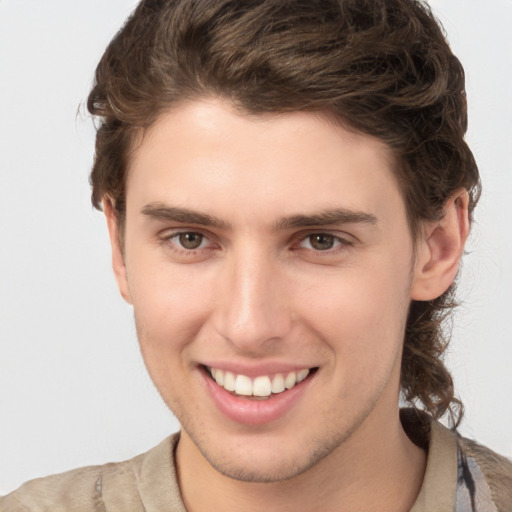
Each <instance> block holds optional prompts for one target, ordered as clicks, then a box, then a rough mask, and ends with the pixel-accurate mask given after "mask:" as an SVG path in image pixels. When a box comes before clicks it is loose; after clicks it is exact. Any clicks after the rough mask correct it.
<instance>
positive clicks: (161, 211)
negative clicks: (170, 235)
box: [141, 203, 377, 231]
mask: <svg viewBox="0 0 512 512" xmlns="http://www.w3.org/2000/svg"><path fill="white" fill-rule="evenodd" d="M141 213H142V214H143V215H146V216H148V217H150V218H152V219H156V220H162V221H172V222H179V223H180V224H196V225H199V226H205V227H212V228H217V229H222V230H225V231H229V230H230V229H231V224H229V223H228V222H225V221H224V220H222V219H219V218H218V217H215V216H213V215H209V214H207V213H200V212H196V211H194V210H189V209H187V208H179V207H172V206H167V205H165V204H164V203H149V204H147V205H146V206H144V207H143V208H142V210H141ZM376 223H377V217H376V216H375V215H373V214H371V213H366V212H361V211H356V210H347V209H342V208H335V209H332V210H323V211H321V212H319V213H313V214H311V215H306V214H300V215H292V216H290V217H283V218H282V219H279V220H278V221H277V222H276V223H275V224H274V230H275V231H281V230H285V229H290V228H302V227H313V226H318V227H320V226H328V225H339V224H372V225H373V224H376Z"/></svg>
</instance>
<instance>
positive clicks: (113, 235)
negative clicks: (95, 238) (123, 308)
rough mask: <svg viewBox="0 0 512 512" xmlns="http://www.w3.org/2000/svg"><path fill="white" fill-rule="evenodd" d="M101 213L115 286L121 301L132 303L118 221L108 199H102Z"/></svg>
mask: <svg viewBox="0 0 512 512" xmlns="http://www.w3.org/2000/svg"><path fill="white" fill-rule="evenodd" d="M102 205H103V212H104V213H105V217H106V219H107V226H108V232H109V235H110V245H111V246H112V268H113V269H114V275H115V276H116V281H117V286H118V287H119V291H120V292H121V295H122V296H123V299H124V300H125V301H126V302H128V304H131V303H132V299H131V295H130V289H129V286H128V278H127V273H126V265H125V261H124V251H123V247H122V245H121V244H122V240H121V238H120V237H119V234H120V233H119V221H118V219H117V215H116V213H115V211H114V207H113V205H112V201H111V200H110V199H109V198H105V199H103V202H102Z"/></svg>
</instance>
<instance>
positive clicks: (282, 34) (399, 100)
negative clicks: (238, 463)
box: [88, 0, 480, 423]
mask: <svg viewBox="0 0 512 512" xmlns="http://www.w3.org/2000/svg"><path fill="white" fill-rule="evenodd" d="M205 96H219V97H223V98H226V99H228V100H229V101H231V102H232V104H233V105H234V106H236V107H237V108H239V109H241V110H243V111H245V112H249V113H262V114H263V113H270V112H288V111H297V110H307V111H317V112H324V113H327V114H328V115H329V116H331V117H332V116H334V117H335V118H336V119H338V120H339V121H340V122H341V123H342V124H343V125H344V126H349V127H351V128H352V129H354V130H356V131H359V132H362V133H365V134H369V135H372V136H375V137H377V138H379V139H380V140H382V141H384V142H385V143H386V144H388V145H389V146H390V147H391V148H392V149H393V151H394V154H395V156H396V161H397V165H396V169H395V171H396V175H397V177H398V182H399V184H400V187H401V189H402V193H403V197H404V200H405V203H406V207H407V211H408V218H409V223H410V228H411V233H412V235H413V236H414V237H417V235H418V233H419V227H420V225H421V221H422V220H436V219H439V218H440V217H441V216H442V214H443V205H444V204H445V202H446V200H447V199H448V198H449V197H450V195H451V194H453V193H454V192H455V191H456V190H457V189H459V188H461V187H462V188H464V189H466V190H468V192H469V195H470V204H469V209H470V213H471V212H472V210H473V208H474V206H475V204H476V202H477V200H478V196H479V193H480V183H479V176H478V169H477V166H476V164H475V161H474V158H473V155H472V153H471V151H470V150H469V148H468V146H467V145H466V143H465V141H464V138H463V137H464V134H465V131H466V125H467V113H466V110H467V109H466V98H465V91H464V71H463V68H462V66H461V64H460V62H459V61H458V60H457V58H456V57H455V56H454V55H453V54H452V52H451V50H450V48H449V46H448V44H447V42H446V40H445V38H444V35H443V32H442V30H441V28H440V26H439V24H438V22H437V21H436V19H435V18H434V16H433V15H432V13H431V11H430V9H429V8H428V6H427V5H425V4H424V3H421V2H420V1H416V0H144V1H142V2H141V3H140V4H139V5H138V7H137V8H136V10H135V11H134V13H133V14H132V16H131V17H130V18H129V19H128V21H127V22H126V24H125V25H124V27H123V28H122V29H121V31H120V32H119V33H118V34H117V35H116V36H115V38H114V39H113V40H112V42H111V43H110V45H109V46H108V48H107V50H106V51H105V53H104V55H103V57H102V59H101V61H100V63H99V65H98V67H97V70H96V82H95V85H94V87H93V89H92V91H91V93H90V95H89V99H88V108H89V111H90V112H91V113H92V114H93V115H95V116H99V117H100V123H99V127H98V130H97V137H96V156H95V161H94V167H93V170H92V173H91V184H92V202H93V205H94V206H95V207H97V208H100V204H101V201H102V199H103V198H105V197H108V198H109V199H110V200H111V201H112V203H113V205H114V207H115V210H116V213H117V215H118V219H119V222H120V224H121V227H122V225H123V221H124V211H125V199H124V198H125V179H126V169H127V163H128V159H129V157H130V151H131V150H132V149H133V148H134V144H135V141H136V140H137V137H139V136H140V134H141V133H143V132H144V130H145V129H147V128H148V127H149V126H151V125H152V123H153V122H154V121H155V120H156V119H157V117H158V116H159V115H160V114H161V113H162V112H163V111H164V110H167V109H169V108H171V107H172V106H173V105H175V104H176V103H178V102H181V101H184V100H189V99H195V98H200V97H205ZM453 305H454V303H453V287H452V288H450V289H449V290H448V291H447V292H446V293H444V294H443V295H442V296H441V297H439V298H437V299H435V300H432V301H428V302H413V303H412V304H411V307H410V313H409V318H408V322H407V327H406V333H405V340H404V352H403V359H402V375H401V390H402V393H403V396H404V398H405V399H406V400H407V401H409V402H410V403H412V404H413V405H418V404H420V403H422V404H423V407H424V408H425V409H426V410H427V411H428V412H429V413H430V414H431V415H432V416H433V417H435V418H438V417H440V416H442V415H443V414H444V413H445V412H446V411H449V412H450V413H451V415H452V419H453V420H454V422H455V423H458V421H460V418H461V417H462V406H461V404H460V402H459V401H458V400H457V399H456V398H455V397H454V389H453V382H452V379H451V376H450V374H449V372H448V370H447V369H446V368H445V366H444V364H443V362H442V356H443V352H444V351H445V348H446V345H447V337H445V335H444V332H443V320H444V319H445V317H446V316H447V314H448V313H449V312H450V311H451V308H452V307H453Z"/></svg>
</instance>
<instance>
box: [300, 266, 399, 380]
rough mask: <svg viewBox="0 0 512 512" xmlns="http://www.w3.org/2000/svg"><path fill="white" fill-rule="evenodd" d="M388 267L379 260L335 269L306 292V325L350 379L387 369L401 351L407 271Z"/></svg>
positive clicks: (362, 378)
mask: <svg viewBox="0 0 512 512" xmlns="http://www.w3.org/2000/svg"><path fill="white" fill-rule="evenodd" d="M393 267H397V266H396V265H388V266H383V265H382V262H381V265H380V267H379V268H375V267H373V269H371V268H366V269H365V270H364V271H362V270H361V269H359V270H355V269H353V271H351V272H348V271H347V272H345V273H343V272H340V275H339V277H338V278H337V279H334V278H331V279H330V280H326V281H325V282H324V283H323V285H322V286H318V287H317V288H316V291H315V292H314V293H311V294H310V300H308V303H307V306H306V308H305V310H304V311H305V313H304V314H305V315H307V317H306V318H308V322H309V328H310V329H313V330H314V331H316V334H317V336H319V337H321V338H322V339H323V340H324V341H325V343H327V345H329V347H330V350H331V351H332V353H333V354H334V359H335V361H336V363H335V364H336V365H338V366H341V367H342V368H343V372H342V373H343V375H345V376H346V378H347V379H350V381H351V382H352V383H353V384H354V385H361V384H362V383H364V382H366V380H367V379H368V378H375V373H378V372H382V373H385V372H389V369H390V368H391V367H392V366H393V365H394V364H395V363H396V361H397V358H398V357H399V355H400V353H401V348H402V341H403V334H404V328H405V322H406V318H407V313H408V307H409V295H408V289H409V276H408V275H407V274H406V273H405V272H404V271H403V268H408V267H402V270H400V271H397V270H396V269H394V268H393ZM404 274H405V275H404ZM306 311H307V313H306Z"/></svg>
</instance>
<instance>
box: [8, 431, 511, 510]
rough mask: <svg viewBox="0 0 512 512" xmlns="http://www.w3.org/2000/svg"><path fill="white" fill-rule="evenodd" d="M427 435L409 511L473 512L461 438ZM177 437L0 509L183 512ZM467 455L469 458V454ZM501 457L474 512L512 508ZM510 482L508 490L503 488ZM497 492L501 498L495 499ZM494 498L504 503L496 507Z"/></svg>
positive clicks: (47, 484) (42, 484)
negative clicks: (465, 491)
mask: <svg viewBox="0 0 512 512" xmlns="http://www.w3.org/2000/svg"><path fill="white" fill-rule="evenodd" d="M404 426H405V425H404ZM406 430H407V429H406ZM428 430H430V432H428ZM425 437H430V439H424V442H425V445H426V446H428V459H427V467H426V472H425V477H424V481H423V484H422V487H421V489H420V492H419V495H418V497H417V499H416V501H415V503H414V505H413V507H412V509H411V512H454V511H456V512H466V511H467V512H471V510H472V509H471V508H468V507H469V505H467V504H465V502H464V501H463V500H464V496H462V498H461V496H459V490H460V489H458V487H459V488H460V486H461V480H460V478H458V476H459V475H460V471H459V469H460V460H461V451H460V449H458V445H460V440H458V438H457V436H456V434H454V433H453V432H452V431H450V430H448V429H446V428H445V427H443V426H442V425H440V424H439V423H436V422H432V423H431V425H430V429H427V432H426V436H425ZM178 439H179V433H177V434H174V435H173V436H171V437H169V438H167V439H165V440H164V441H163V442H161V443H160V444H159V445H158V446H156V447H154V448H152V449H151V450H149V451H148V452H146V453H144V454H142V455H139V456H137V457H135V458H133V459H130V460H127V461H124V462H119V463H111V464H106V465H103V466H90V467H85V468H81V469H76V470H73V471H69V472H66V473H62V474H59V475H54V476H49V477H46V478H40V479H36V480H32V481H30V482H27V483H25V484H24V485H22V486H21V487H20V488H19V489H18V490H16V491H14V492H13V493H11V494H9V495H7V496H6V497H4V498H0V511H1V512H29V511H30V512H43V511H45V512H64V511H66V512H70V511H72V512H112V511H127V512H162V511H169V512H186V509H185V506H184V504H183V501H182V499H181V495H180V490H179V487H178V482H177V477H176V470H175V463H174V450H175V447H176V445H177V442H178ZM475 446H478V445H475ZM478 450H479V451H480V452H481V453H480V455H479V456H476V458H477V459H478V460H479V461H480V462H479V464H482V462H481V461H482V460H484V463H483V464H484V466H485V463H486V461H487V455H486V454H487V453H489V454H491V455H492V456H496V457H499V456H497V455H496V454H493V452H491V451H490V450H487V449H485V448H483V447H478ZM482 453H483V455H482ZM470 458H473V455H472V454H470ZM473 460H476V459H473ZM489 460H490V459H489ZM499 460H500V461H502V462H503V463H504V464H505V466H504V467H505V470H504V472H502V474H501V477H502V478H503V477H505V481H504V483H503V482H502V483H500V485H501V487H503V489H501V488H499V487H498V488H496V486H495V488H494V489H493V490H492V492H491V489H490V487H489V486H488V485H487V482H486V479H485V477H483V476H482V481H481V482H480V483H479V484H478V485H479V488H480V490H481V492H480V494H479V498H478V499H479V500H481V501H482V504H481V505H482V507H480V505H479V506H478V507H477V508H476V509H475V510H477V511H482V512H487V511H492V512H494V511H498V512H511V511H512V464H510V466H507V464H509V462H508V461H506V459H503V458H501V457H499ZM490 467H491V468H492V467H493V464H490ZM478 468H479V466H478ZM480 474H482V473H480ZM486 477H488V474H486ZM507 479H508V480H507ZM477 483H478V482H477ZM509 484H510V489H509V490H507V486H508V485H509ZM491 487H492V486H491ZM501 493H503V496H501V495H500V496H498V497H496V494H501ZM507 493H508V494H507ZM491 494H492V498H491ZM509 499H510V501H509ZM494 500H497V501H498V502H500V503H502V505H499V506H496V505H495V503H494ZM484 501H485V503H483V502H484ZM457 502H458V503H457ZM506 503H508V504H509V505H510V507H509V506H508V505H506Z"/></svg>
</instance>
